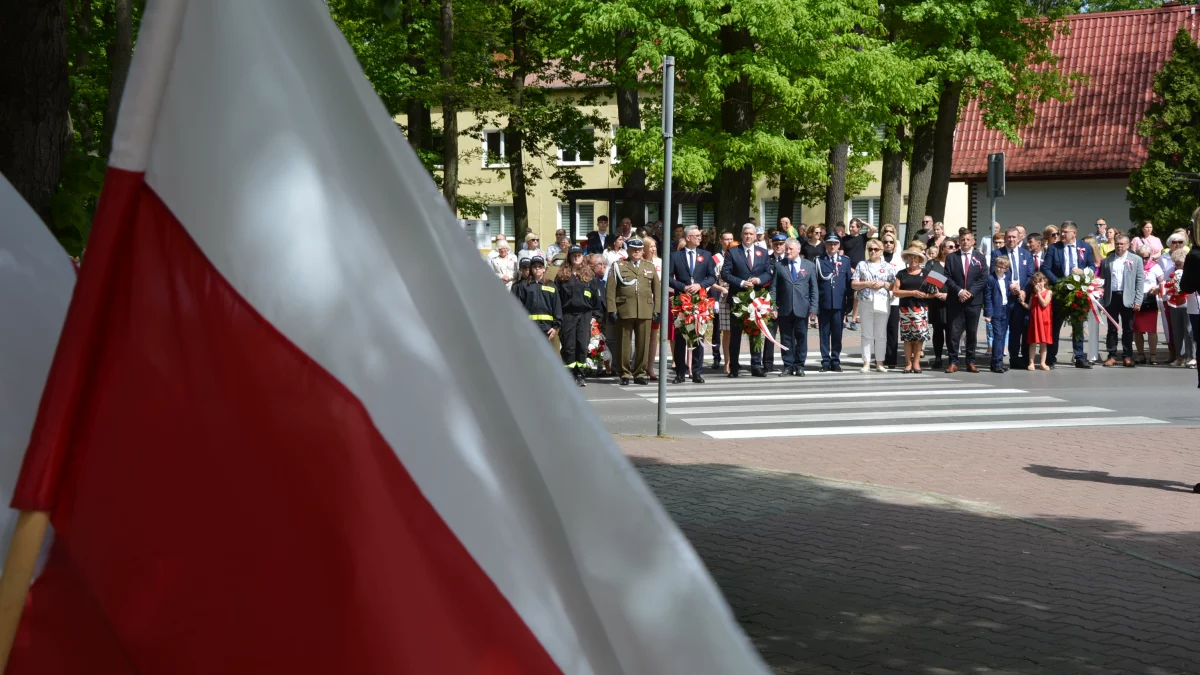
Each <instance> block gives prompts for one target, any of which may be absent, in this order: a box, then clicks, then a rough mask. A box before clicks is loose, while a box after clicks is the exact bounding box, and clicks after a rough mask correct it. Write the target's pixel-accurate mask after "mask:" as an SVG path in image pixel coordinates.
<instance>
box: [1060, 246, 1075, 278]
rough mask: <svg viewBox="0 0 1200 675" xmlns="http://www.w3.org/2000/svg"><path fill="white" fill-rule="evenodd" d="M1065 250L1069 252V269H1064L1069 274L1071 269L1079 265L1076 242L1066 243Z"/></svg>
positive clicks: (1067, 261) (1067, 262)
mask: <svg viewBox="0 0 1200 675" xmlns="http://www.w3.org/2000/svg"><path fill="white" fill-rule="evenodd" d="M1063 251H1064V252H1065V253H1066V254H1067V260H1066V265H1067V269H1065V270H1063V271H1064V272H1066V273H1068V274H1069V273H1070V272H1071V270H1073V269H1075V268H1076V267H1079V251H1078V247H1077V246H1076V245H1075V244H1064V247H1063Z"/></svg>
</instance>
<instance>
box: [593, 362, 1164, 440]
mask: <svg viewBox="0 0 1200 675" xmlns="http://www.w3.org/2000/svg"><path fill="white" fill-rule="evenodd" d="M846 370H847V372H844V373H828V372H827V373H819V372H816V371H814V370H809V371H808V372H807V375H808V376H807V377H804V378H798V377H791V376H787V377H779V376H777V375H774V374H773V375H771V376H769V377H767V378H748V377H742V378H737V379H731V378H725V377H721V375H720V374H719V373H712V374H709V373H706V377H707V381H706V382H704V383H701V384H696V383H693V382H690V381H689V382H685V383H683V384H668V385H667V399H666V403H667V408H666V411H667V414H668V415H670V416H672V417H673V418H675V419H676V420H677V421H678V422H682V423H683V424H684V425H686V427H684V428H690V429H692V430H693V433H694V434H695V435H703V436H707V437H710V438H717V439H739V438H786V437H797V438H800V437H813V436H852V435H858V434H863V435H878V434H901V433H928V432H964V431H968V432H969V431H995V430H1004V429H1030V428H1036V429H1055V428H1069V427H1102V426H1117V425H1137V424H1165V423H1166V422H1164V421H1162V420H1157V419H1154V418H1151V417H1142V416H1128V415H1126V416H1118V415H1117V413H1116V412H1114V411H1112V410H1110V409H1108V408H1102V407H1098V406H1094V405H1078V404H1074V403H1072V402H1071V401H1070V400H1067V398H1064V397H1061V395H1060V396H1045V395H1038V394H1035V393H1030V392H1029V391H1027V390H1025V389H1016V388H1011V387H1003V386H996V385H992V384H988V383H987V379H988V377H987V376H986V375H984V374H980V375H976V374H959V375H957V376H948V375H946V374H944V373H941V372H933V371H929V372H926V373H922V374H904V373H900V372H896V371H891V372H888V373H878V372H870V373H859V372H855V370H851V369H850V368H847V369H846ZM623 391H625V392H626V396H628V394H633V395H634V398H633V399H630V398H626V399H624V400H627V401H628V400H640V401H644V402H645V404H649V405H656V404H657V402H658V392H657V388H638V389H635V390H633V391H630V390H629V389H623ZM604 400H609V399H604Z"/></svg>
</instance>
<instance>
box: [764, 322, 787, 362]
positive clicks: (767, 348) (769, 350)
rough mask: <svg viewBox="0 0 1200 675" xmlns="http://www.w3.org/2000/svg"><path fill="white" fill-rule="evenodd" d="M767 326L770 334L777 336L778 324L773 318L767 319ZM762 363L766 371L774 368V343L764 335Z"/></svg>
mask: <svg viewBox="0 0 1200 675" xmlns="http://www.w3.org/2000/svg"><path fill="white" fill-rule="evenodd" d="M767 328H768V329H770V331H771V335H774V336H775V337H776V338H778V337H779V324H778V323H776V322H775V320H774V319H768V320H767ZM780 344H783V343H780ZM762 363H763V368H765V369H767V370H768V371H770V370H772V369H773V368H775V343H774V342H771V341H770V340H768V339H767V338H765V337H764V338H763V355H762Z"/></svg>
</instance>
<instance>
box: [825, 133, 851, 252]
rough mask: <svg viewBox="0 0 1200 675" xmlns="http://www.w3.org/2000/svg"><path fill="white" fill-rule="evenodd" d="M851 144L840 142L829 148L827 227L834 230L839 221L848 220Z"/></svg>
mask: <svg viewBox="0 0 1200 675" xmlns="http://www.w3.org/2000/svg"><path fill="white" fill-rule="evenodd" d="M849 161H850V144H848V143H838V144H837V145H835V146H833V147H832V148H830V149H829V185H828V186H827V187H826V188H825V229H826V230H827V231H829V232H833V227H834V225H836V224H837V223H844V222H846V164H847V163H848V162H849Z"/></svg>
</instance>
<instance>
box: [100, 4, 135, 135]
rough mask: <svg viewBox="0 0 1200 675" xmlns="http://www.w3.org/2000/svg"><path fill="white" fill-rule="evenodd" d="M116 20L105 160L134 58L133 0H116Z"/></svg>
mask: <svg viewBox="0 0 1200 675" xmlns="http://www.w3.org/2000/svg"><path fill="white" fill-rule="evenodd" d="M113 23H114V25H115V28H116V31H115V35H114V37H113V42H112V45H111V51H109V55H108V60H109V63H110V64H111V66H112V84H111V85H109V87H108V106H107V107H106V108H105V110H104V131H103V135H102V136H101V137H100V156H101V157H103V158H105V159H108V153H109V152H110V151H111V150H112V137H113V130H114V129H115V128H116V126H117V112H118V111H120V109H121V94H123V93H124V92H125V80H126V78H128V77H129V62H130V60H132V59H133V0H115V2H114V3H113Z"/></svg>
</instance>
